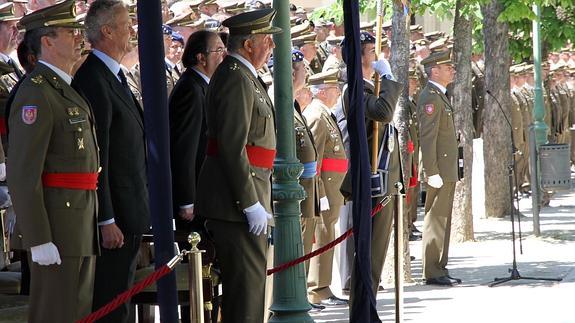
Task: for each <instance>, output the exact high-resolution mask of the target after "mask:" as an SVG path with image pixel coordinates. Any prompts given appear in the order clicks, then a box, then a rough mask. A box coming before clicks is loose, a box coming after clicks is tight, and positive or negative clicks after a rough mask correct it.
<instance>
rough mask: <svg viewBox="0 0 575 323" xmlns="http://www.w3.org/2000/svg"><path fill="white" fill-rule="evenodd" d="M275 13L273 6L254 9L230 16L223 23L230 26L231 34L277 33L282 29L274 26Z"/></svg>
mask: <svg viewBox="0 0 575 323" xmlns="http://www.w3.org/2000/svg"><path fill="white" fill-rule="evenodd" d="M275 15H276V11H275V10H274V9H271V8H268V9H260V10H254V11H249V12H244V13H240V14H239V15H235V16H233V17H230V18H228V19H226V20H224V21H223V22H222V25H224V26H225V27H228V29H229V30H230V35H252V34H277V33H280V32H282V29H281V28H279V27H274V26H272V19H273V18H274V16H275Z"/></svg>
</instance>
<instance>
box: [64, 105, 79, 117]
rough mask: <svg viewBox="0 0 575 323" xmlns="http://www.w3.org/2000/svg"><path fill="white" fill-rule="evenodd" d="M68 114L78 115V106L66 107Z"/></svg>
mask: <svg viewBox="0 0 575 323" xmlns="http://www.w3.org/2000/svg"><path fill="white" fill-rule="evenodd" d="M66 111H67V112H68V115H69V116H79V115H80V108H78V107H73V108H66Z"/></svg>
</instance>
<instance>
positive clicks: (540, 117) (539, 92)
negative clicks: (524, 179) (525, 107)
mask: <svg viewBox="0 0 575 323" xmlns="http://www.w3.org/2000/svg"><path fill="white" fill-rule="evenodd" d="M533 11H534V12H535V15H536V18H535V20H533V71H534V76H535V79H534V81H535V89H534V92H535V102H534V105H533V125H532V126H531V127H532V130H531V131H533V132H534V136H535V140H534V141H533V140H530V147H529V149H530V153H531V156H530V158H531V159H533V160H537V162H536V163H533V167H532V168H531V192H532V194H531V205H532V209H533V234H534V235H535V236H539V235H540V234H541V230H540V225H539V209H540V206H541V205H540V200H541V190H540V186H539V183H540V176H539V160H538V155H539V146H541V145H543V144H545V143H547V131H548V130H549V127H548V126H547V125H546V124H545V121H544V117H545V106H544V104H543V78H542V77H541V76H542V73H541V23H540V22H541V8H540V7H539V6H538V5H537V4H534V5H533Z"/></svg>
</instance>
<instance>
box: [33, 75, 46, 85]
mask: <svg viewBox="0 0 575 323" xmlns="http://www.w3.org/2000/svg"><path fill="white" fill-rule="evenodd" d="M30 80H31V81H32V83H34V84H42V82H44V77H43V76H42V75H37V76H34V77H32V78H31V79H30Z"/></svg>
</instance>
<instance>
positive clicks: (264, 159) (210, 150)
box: [206, 139, 276, 169]
mask: <svg viewBox="0 0 575 323" xmlns="http://www.w3.org/2000/svg"><path fill="white" fill-rule="evenodd" d="M246 153H247V154H248V160H249V161H250V165H252V166H255V167H261V168H267V169H272V168H273V165H274V159H275V158H276V150H275V149H267V148H264V147H260V146H251V145H246ZM206 154H207V155H208V156H212V157H215V156H217V155H218V142H217V141H216V140H215V139H208V146H207V148H206Z"/></svg>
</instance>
